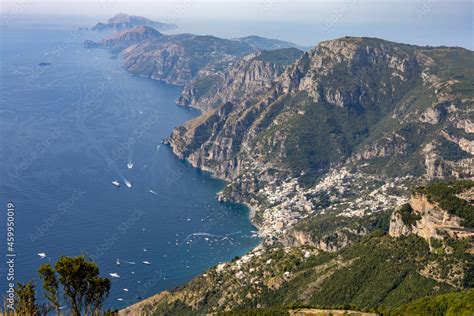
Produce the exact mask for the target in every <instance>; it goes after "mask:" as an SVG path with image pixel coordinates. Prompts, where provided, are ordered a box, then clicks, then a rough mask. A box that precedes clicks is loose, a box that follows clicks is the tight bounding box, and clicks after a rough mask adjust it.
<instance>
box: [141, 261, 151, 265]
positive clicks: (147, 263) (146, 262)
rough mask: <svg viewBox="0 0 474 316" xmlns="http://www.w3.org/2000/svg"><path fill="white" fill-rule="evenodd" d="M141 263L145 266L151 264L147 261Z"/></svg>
mask: <svg viewBox="0 0 474 316" xmlns="http://www.w3.org/2000/svg"><path fill="white" fill-rule="evenodd" d="M142 263H143V264H146V265H150V264H151V262H149V261H142Z"/></svg>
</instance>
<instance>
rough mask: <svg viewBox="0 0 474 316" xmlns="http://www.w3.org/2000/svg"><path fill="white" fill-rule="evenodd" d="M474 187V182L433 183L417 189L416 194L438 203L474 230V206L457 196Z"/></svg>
mask: <svg viewBox="0 0 474 316" xmlns="http://www.w3.org/2000/svg"><path fill="white" fill-rule="evenodd" d="M473 186H474V181H473V180H462V181H433V182H431V183H429V184H428V185H426V186H424V187H419V188H417V189H415V191H414V193H421V194H424V195H426V197H427V198H428V200H429V201H431V202H434V203H437V204H438V206H439V207H440V208H442V209H443V210H446V211H448V212H449V213H450V214H453V215H456V216H459V217H460V218H462V219H463V223H462V225H464V226H466V227H470V228H472V227H474V205H471V204H469V203H468V202H467V201H466V200H463V199H461V198H459V197H457V196H456V195H457V194H459V193H461V192H463V191H465V190H468V189H470V188H472V187H473Z"/></svg>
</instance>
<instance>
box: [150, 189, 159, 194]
mask: <svg viewBox="0 0 474 316" xmlns="http://www.w3.org/2000/svg"><path fill="white" fill-rule="evenodd" d="M148 192H150V193H151V194H155V195H157V194H158V193H156V192H155V191H153V190H152V189H150V190H148Z"/></svg>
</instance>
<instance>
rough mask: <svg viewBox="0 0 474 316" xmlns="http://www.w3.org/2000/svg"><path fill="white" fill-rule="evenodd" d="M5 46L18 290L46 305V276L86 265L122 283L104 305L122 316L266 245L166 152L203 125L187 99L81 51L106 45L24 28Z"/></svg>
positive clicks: (0, 102) (2, 107)
mask: <svg viewBox="0 0 474 316" xmlns="http://www.w3.org/2000/svg"><path fill="white" fill-rule="evenodd" d="M0 35H1V38H0V56H1V59H0V162H1V163H0V200H1V201H0V205H1V207H2V209H3V210H2V214H3V215H2V216H0V227H1V229H0V231H1V244H2V246H1V250H2V254H1V255H2V256H3V255H4V253H6V246H5V242H4V241H5V239H6V236H5V235H6V233H5V232H6V214H5V213H6V204H7V202H10V201H11V202H12V203H14V205H15V213H16V215H15V237H16V240H15V249H14V251H15V253H16V258H15V260H16V265H15V277H16V281H21V282H25V281H27V280H29V279H33V280H35V281H36V283H37V285H38V298H39V299H41V286H39V284H40V283H39V280H38V277H37V272H36V271H37V268H38V267H39V265H40V264H42V263H45V262H51V263H54V262H55V261H56V260H57V259H58V258H59V257H60V256H62V255H67V256H76V255H80V254H87V255H88V256H90V257H92V258H93V259H94V260H95V261H96V262H97V263H98V264H99V266H100V270H101V274H102V275H103V276H107V277H110V275H109V273H117V274H118V275H120V277H119V278H113V277H111V279H112V290H111V294H110V297H109V299H108V301H107V304H106V305H107V307H113V308H120V307H123V306H126V305H129V304H132V303H134V302H136V300H137V299H138V298H140V297H147V296H150V295H152V294H154V293H156V292H158V291H161V290H165V289H171V288H173V287H175V286H178V285H180V284H182V283H184V282H186V281H188V280H190V279H191V278H192V277H193V276H195V275H197V274H198V273H200V272H203V271H205V270H206V269H207V268H209V267H210V266H212V265H214V264H217V263H219V262H222V261H226V260H229V259H232V258H233V257H234V256H237V255H242V254H244V253H245V252H247V251H248V250H249V249H251V248H253V247H254V246H256V245H257V244H258V242H259V241H258V239H256V238H253V237H252V236H251V235H252V231H253V230H254V228H253V226H252V225H251V224H250V222H249V219H248V210H247V209H246V208H245V207H244V206H241V205H231V204H222V203H220V202H218V201H217V200H216V198H215V195H216V193H217V192H218V191H219V190H221V189H222V188H223V186H224V185H225V184H224V183H223V182H222V181H219V180H216V179H213V178H211V177H210V176H209V175H208V174H205V173H203V172H200V171H199V170H197V169H194V168H192V167H190V166H188V165H187V164H185V163H184V162H182V161H180V160H178V159H177V158H176V157H175V156H174V155H173V154H172V152H171V150H170V148H168V147H166V146H164V145H161V141H162V139H163V138H165V137H166V136H168V135H169V134H170V132H171V130H172V128H173V127H175V126H177V125H180V124H182V123H184V122H185V121H186V120H188V119H190V118H193V117H195V116H196V115H198V112H196V111H193V110H189V109H185V108H182V107H178V106H176V105H175V100H176V98H177V97H178V96H179V93H180V90H181V88H180V87H176V86H171V85H168V84H165V83H162V82H158V81H153V80H150V79H147V78H139V77H134V76H131V75H129V74H128V73H126V72H125V71H124V70H123V69H122V68H121V66H120V60H117V59H113V58H111V56H110V55H109V54H108V52H107V51H104V50H88V49H85V48H83V47H82V42H83V40H85V39H98V38H99V37H100V36H103V34H102V35H101V34H96V33H92V32H85V31H78V30H77V29H74V28H71V29H69V28H67V27H66V28H57V27H54V28H53V27H51V28H49V27H47V26H46V27H45V26H43V27H41V28H38V27H25V26H23V27H22V28H20V29H15V28H11V27H10V28H6V29H2V30H1V32H0ZM40 62H47V63H50V65H46V66H39V63H40ZM127 163H133V167H132V168H131V169H129V168H128V167H127ZM115 179H118V181H119V182H120V183H121V186H120V187H119V188H117V187H114V186H113V185H112V183H111V182H112V181H113V180H115ZM126 181H129V182H130V183H131V188H128V187H127V186H126V185H125V182H126ZM38 253H45V254H46V258H44V259H42V258H41V257H40V256H38ZM117 259H119V262H120V265H118V264H117ZM2 261H3V260H2ZM143 261H149V262H150V263H151V264H150V265H145V264H143V263H142V262H143ZM5 268H6V266H5V264H2V265H1V270H0V273H1V278H2V282H0V290H1V291H2V293H4V291H5V290H6V283H7V282H4V280H5V274H6V270H5ZM124 289H128V291H125V290H124Z"/></svg>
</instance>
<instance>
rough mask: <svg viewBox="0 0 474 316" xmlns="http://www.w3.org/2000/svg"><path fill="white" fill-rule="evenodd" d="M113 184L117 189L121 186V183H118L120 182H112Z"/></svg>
mask: <svg viewBox="0 0 474 316" xmlns="http://www.w3.org/2000/svg"><path fill="white" fill-rule="evenodd" d="M112 184H113V185H115V186H116V187H119V186H120V182H118V180H114V181H112Z"/></svg>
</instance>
